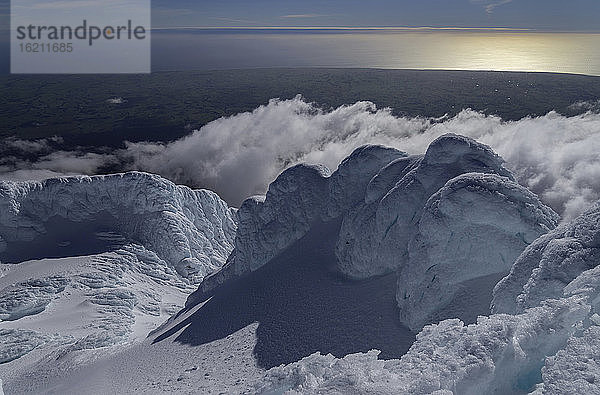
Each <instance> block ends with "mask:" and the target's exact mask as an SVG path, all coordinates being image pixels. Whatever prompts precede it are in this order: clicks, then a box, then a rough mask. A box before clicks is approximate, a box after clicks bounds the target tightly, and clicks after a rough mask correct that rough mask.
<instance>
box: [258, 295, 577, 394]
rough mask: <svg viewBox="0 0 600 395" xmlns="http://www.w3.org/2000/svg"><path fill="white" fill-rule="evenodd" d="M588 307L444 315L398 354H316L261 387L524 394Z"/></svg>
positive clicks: (552, 303) (567, 302) (552, 304)
mask: <svg viewBox="0 0 600 395" xmlns="http://www.w3.org/2000/svg"><path fill="white" fill-rule="evenodd" d="M588 311H589V306H587V305H586V304H585V303H583V302H582V301H581V299H579V298H577V297H572V298H569V299H561V300H549V301H546V302H544V303H543V304H542V306H540V307H536V308H532V309H529V310H526V311H525V312H524V313H523V314H520V315H515V316H513V315H506V314H496V315H492V316H490V317H481V318H480V319H479V320H478V322H477V324H473V325H469V326H465V325H464V324H463V323H462V322H461V321H460V320H457V319H452V320H446V321H442V322H441V323H439V324H436V325H430V326H426V327H425V328H424V329H423V331H422V332H421V333H419V334H418V335H417V340H416V342H415V343H414V344H413V346H412V347H411V348H410V350H409V351H408V353H407V354H405V355H404V356H403V357H402V358H400V359H397V360H378V359H377V355H378V353H379V352H378V351H375V350H374V351H370V352H368V353H364V354H352V355H348V356H346V357H344V358H341V359H338V358H335V357H333V356H332V355H326V356H323V355H320V354H319V353H317V354H313V355H311V356H309V357H307V358H304V359H302V360H301V361H299V362H295V363H292V364H289V365H282V366H280V367H276V368H272V369H270V370H269V371H268V372H267V373H266V375H265V377H264V378H262V379H261V380H259V382H258V383H257V384H256V387H255V388H256V392H257V393H260V394H284V393H285V394H340V393H352V394H399V393H402V394H451V393H454V394H461V395H462V394H464V395H470V394H473V395H475V394H477V395H478V394H492V393H498V394H510V393H523V392H527V391H531V390H533V389H534V387H535V385H536V384H537V383H538V382H539V381H541V368H542V365H543V361H544V358H545V357H546V356H549V355H554V354H555V353H556V352H557V351H558V350H559V349H561V348H562V347H563V346H564V345H565V344H566V342H567V339H569V337H570V336H571V335H572V334H573V333H574V332H575V331H576V327H575V324H576V323H577V322H579V321H581V320H583V319H584V318H585V316H586V315H587V313H588ZM390 340H392V341H393V339H390Z"/></svg>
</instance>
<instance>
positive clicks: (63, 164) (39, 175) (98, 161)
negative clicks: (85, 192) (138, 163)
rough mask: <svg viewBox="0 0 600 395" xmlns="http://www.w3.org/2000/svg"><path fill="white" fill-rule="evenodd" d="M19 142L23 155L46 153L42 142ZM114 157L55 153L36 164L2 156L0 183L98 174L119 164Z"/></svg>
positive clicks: (42, 157)
mask: <svg viewBox="0 0 600 395" xmlns="http://www.w3.org/2000/svg"><path fill="white" fill-rule="evenodd" d="M26 143H27V145H25V144H24V142H19V146H20V147H24V148H26V149H27V150H26V151H24V152H25V153H40V152H43V151H37V149H38V148H43V149H46V148H47V147H46V146H44V139H42V140H33V141H28V142H26ZM119 163H120V161H119V159H118V158H117V157H116V156H115V155H113V154H105V153H92V152H80V151H54V152H51V153H49V154H47V155H43V156H41V157H40V158H39V159H37V160H35V161H30V160H24V159H20V158H19V157H16V156H5V157H3V158H2V159H1V160H0V179H3V180H12V181H22V180H43V179H46V178H52V177H60V176H69V175H78V174H86V175H93V174H98V173H99V172H100V171H101V169H102V168H103V167H105V166H114V165H117V164H119Z"/></svg>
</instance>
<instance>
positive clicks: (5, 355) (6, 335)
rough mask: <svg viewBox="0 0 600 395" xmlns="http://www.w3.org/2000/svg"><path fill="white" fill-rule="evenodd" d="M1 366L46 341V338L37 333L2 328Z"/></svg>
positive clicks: (0, 330)
mask: <svg viewBox="0 0 600 395" xmlns="http://www.w3.org/2000/svg"><path fill="white" fill-rule="evenodd" d="M0 339H2V341H1V342H0V364H3V363H6V362H10V361H13V360H15V359H17V358H19V357H21V356H23V355H25V354H27V353H28V352H30V351H31V350H33V349H34V348H36V347H38V346H39V345H40V344H43V343H44V342H45V341H46V336H43V335H41V334H39V333H37V332H34V331H29V330H19V329H2V328H0Z"/></svg>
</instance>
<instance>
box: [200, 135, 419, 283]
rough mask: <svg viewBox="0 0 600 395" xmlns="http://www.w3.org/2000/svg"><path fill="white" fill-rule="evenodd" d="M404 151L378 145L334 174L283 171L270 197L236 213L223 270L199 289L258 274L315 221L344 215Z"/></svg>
mask: <svg viewBox="0 0 600 395" xmlns="http://www.w3.org/2000/svg"><path fill="white" fill-rule="evenodd" d="M406 155H407V154H406V153H404V152H401V151H398V150H396V149H392V148H387V147H383V146H379V145H366V146H362V147H359V148H357V149H356V150H354V152H352V154H351V155H350V156H348V157H347V158H346V159H344V160H343V161H342V162H341V163H340V165H339V167H338V169H337V170H336V171H335V172H334V173H333V174H331V172H330V171H329V169H327V168H326V167H324V166H319V165H306V164H299V165H296V166H293V167H290V168H289V169H287V170H285V171H283V172H282V173H281V174H280V175H279V176H278V177H277V179H276V180H275V181H273V183H271V185H269V189H268V191H267V194H266V196H255V197H252V198H249V199H246V200H245V201H244V203H242V206H241V207H240V209H239V211H238V222H239V224H238V231H237V235H236V238H235V249H234V251H233V252H232V254H231V256H230V257H229V259H228V261H227V264H226V266H225V267H223V269H222V270H220V271H219V272H217V273H215V274H214V275H212V276H210V277H208V278H207V279H206V281H204V282H203V283H202V284H201V285H200V288H199V289H200V291H202V292H207V291H210V290H211V289H213V288H215V287H216V286H218V285H220V284H222V283H224V282H225V281H227V280H228V279H230V278H233V277H236V276H240V275H242V274H245V273H248V272H251V271H254V270H256V269H258V268H259V267H261V266H263V265H264V264H266V263H267V262H268V261H269V260H271V259H272V258H274V257H275V256H276V255H277V254H279V253H280V252H281V251H282V250H284V249H285V248H286V247H288V246H289V245H291V244H292V243H293V242H295V241H297V240H299V239H300V238H301V237H302V236H304V235H305V234H306V233H307V232H308V231H309V230H310V228H311V227H312V226H313V225H314V224H315V223H316V222H317V221H329V220H332V219H335V218H338V217H340V216H343V215H344V214H345V213H346V212H348V210H349V209H351V208H352V207H353V206H356V205H358V204H360V203H361V202H362V201H363V200H364V196H365V193H366V189H367V186H368V184H369V181H370V180H371V178H373V176H374V175H375V174H376V173H377V172H378V171H379V170H380V169H381V168H382V167H384V166H385V165H387V164H388V163H389V162H391V161H393V160H395V159H398V158H403V157H406Z"/></svg>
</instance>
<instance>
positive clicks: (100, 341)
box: [0, 134, 600, 395]
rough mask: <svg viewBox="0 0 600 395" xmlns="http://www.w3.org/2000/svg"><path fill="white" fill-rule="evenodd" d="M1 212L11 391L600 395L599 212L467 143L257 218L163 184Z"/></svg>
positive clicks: (77, 183)
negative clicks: (570, 208)
mask: <svg viewBox="0 0 600 395" xmlns="http://www.w3.org/2000/svg"><path fill="white" fill-rule="evenodd" d="M0 208H1V211H0V262H1V264H0V378H1V379H2V381H0V393H2V388H3V389H4V392H5V393H6V394H19V393H61V394H99V393H103V394H104V393H190V394H192V393H203V394H204V393H207V394H209V393H239V394H398V393H406V394H436V395H441V394H452V393H453V394H488V393H489V394H492V393H497V394H528V393H531V394H537V395H541V394H566V393H585V394H588V393H590V394H593V393H598V394H600V353H599V352H598V347H599V343H600V312H599V311H598V308H599V307H600V265H598V263H600V202H599V203H597V204H596V205H594V206H593V207H591V208H590V209H589V210H588V211H586V212H585V213H583V214H582V215H581V216H579V217H578V218H576V219H574V220H573V221H571V222H567V223H562V224H560V225H559V222H560V218H559V216H558V215H557V214H556V213H555V212H554V211H553V210H552V209H551V208H549V207H548V206H547V205H545V204H544V203H543V202H542V201H541V200H540V199H538V197H537V196H536V195H535V194H533V193H532V192H530V191H529V190H527V189H526V188H525V187H523V186H521V185H519V184H518V183H517V182H516V181H515V177H514V176H513V175H512V173H511V172H510V171H509V170H507V168H506V167H505V165H504V161H503V159H502V158H501V157H500V156H498V155H497V154H496V153H494V152H493V151H492V150H491V149H490V148H489V147H488V146H486V145H484V144H481V143H478V142H476V141H474V140H472V139H470V138H467V137H463V136H458V135H454V134H447V135H443V136H441V137H439V138H438V139H436V140H435V141H434V142H433V143H432V144H431V145H430V146H429V148H428V149H427V151H426V152H425V154H423V155H412V156H411V155H408V154H406V153H404V152H402V151H399V150H396V149H391V148H387V147H383V146H378V145H368V146H363V147H360V148H358V149H356V150H355V151H354V152H353V153H352V154H351V155H350V156H349V157H348V158H346V159H345V160H343V161H342V162H341V164H340V165H339V167H338V168H337V169H336V170H335V171H333V172H332V171H330V170H329V169H327V168H326V167H324V166H320V165H296V166H293V167H290V168H288V169H287V170H285V171H284V172H283V173H281V174H280V175H279V176H278V177H277V179H276V180H274V181H273V183H271V185H270V186H269V189H268V191H267V193H266V195H265V196H255V197H252V198H249V199H247V200H246V201H245V202H244V203H243V204H242V205H241V207H240V208H239V210H235V209H232V208H229V207H228V206H227V204H226V203H225V202H223V201H222V200H221V199H220V198H219V197H218V196H217V195H215V194H214V193H212V192H209V191H203V190H200V191H194V190H191V189H189V188H186V187H182V186H176V185H174V184H172V183H171V182H169V181H166V180H164V179H162V178H160V177H158V176H154V175H149V174H144V173H127V174H120V175H111V176H100V177H72V178H61V179H53V180H47V181H44V182H41V183H38V182H27V183H8V182H7V183H0ZM2 386H3V387H2Z"/></svg>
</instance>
